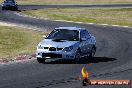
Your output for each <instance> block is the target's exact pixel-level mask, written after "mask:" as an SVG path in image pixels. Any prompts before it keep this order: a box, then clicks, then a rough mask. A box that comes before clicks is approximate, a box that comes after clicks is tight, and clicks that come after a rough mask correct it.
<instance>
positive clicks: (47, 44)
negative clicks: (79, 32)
mask: <svg viewBox="0 0 132 88" xmlns="http://www.w3.org/2000/svg"><path fill="white" fill-rule="evenodd" d="M76 43H79V41H60V42H58V41H53V40H51V39H44V40H42V41H41V42H40V43H39V45H42V46H44V47H58V48H64V47H69V46H72V45H74V44H76Z"/></svg>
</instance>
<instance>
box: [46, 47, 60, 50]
mask: <svg viewBox="0 0 132 88" xmlns="http://www.w3.org/2000/svg"><path fill="white" fill-rule="evenodd" d="M44 49H47V50H49V51H59V50H63V48H56V47H44Z"/></svg>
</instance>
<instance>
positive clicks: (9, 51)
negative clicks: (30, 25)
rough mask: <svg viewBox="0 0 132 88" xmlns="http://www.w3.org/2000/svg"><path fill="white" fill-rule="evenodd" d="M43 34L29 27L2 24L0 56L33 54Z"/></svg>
mask: <svg viewBox="0 0 132 88" xmlns="http://www.w3.org/2000/svg"><path fill="white" fill-rule="evenodd" d="M41 39H42V34H41V33H39V32H35V31H32V30H29V29H22V28H16V27H7V26H0V58H6V57H13V56H16V55H19V54H32V53H34V52H35V49H36V45H37V44H38V42H39V41H40V40H41Z"/></svg>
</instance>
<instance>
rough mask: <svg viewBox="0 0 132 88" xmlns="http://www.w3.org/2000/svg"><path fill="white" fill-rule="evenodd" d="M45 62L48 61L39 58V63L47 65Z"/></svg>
mask: <svg viewBox="0 0 132 88" xmlns="http://www.w3.org/2000/svg"><path fill="white" fill-rule="evenodd" d="M45 60H46V59H44V58H37V61H38V62H39V63H45Z"/></svg>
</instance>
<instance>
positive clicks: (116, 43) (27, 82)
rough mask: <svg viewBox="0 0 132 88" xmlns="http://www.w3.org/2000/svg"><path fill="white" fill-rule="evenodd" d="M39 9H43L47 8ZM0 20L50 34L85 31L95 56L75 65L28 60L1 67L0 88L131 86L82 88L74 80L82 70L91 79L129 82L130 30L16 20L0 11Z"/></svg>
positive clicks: (131, 63)
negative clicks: (68, 29) (91, 39)
mask: <svg viewBox="0 0 132 88" xmlns="http://www.w3.org/2000/svg"><path fill="white" fill-rule="evenodd" d="M51 7H52V6H51ZM62 7H63V6H62ZM116 7H117V6H116ZM121 7H123V6H121ZM21 8H29V9H34V8H35V6H33V8H32V6H31V7H30V6H27V7H26V6H24V7H23V6H21ZM40 8H41V6H39V8H38V7H36V9H40ZM42 8H47V6H46V7H44V6H43V7H42ZM42 8H41V9H42ZM48 8H49V7H48ZM52 8H55V7H52ZM25 10H26V9H25ZM0 20H1V21H7V22H12V23H18V24H24V25H33V26H37V27H38V28H43V30H41V31H51V30H53V29H54V28H55V27H59V26H77V27H85V28H87V29H88V30H89V31H90V32H91V33H92V34H93V35H95V37H96V39H97V52H96V55H95V57H94V58H93V59H92V60H86V58H84V59H82V60H81V61H80V63H77V64H75V62H74V61H70V60H69V61H68V60H67V61H65V60H56V61H49V62H46V64H39V63H38V62H37V61H36V60H30V61H27V62H21V63H14V64H7V65H1V66H0V88H131V87H130V86H131V85H128V86H126V85H124V86H117V85H116V86H115V85H111V86H108V85H104V86H97V85H92V86H87V87H82V85H81V81H78V80H76V79H75V78H76V77H77V76H81V73H80V71H81V68H82V67H83V66H84V67H85V69H86V70H88V72H89V76H90V77H89V78H91V79H129V80H132V28H123V27H112V26H100V25H88V24H77V23H68V22H57V21H50V20H42V19H35V18H28V17H20V16H17V15H15V14H14V12H12V11H1V18H0Z"/></svg>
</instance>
